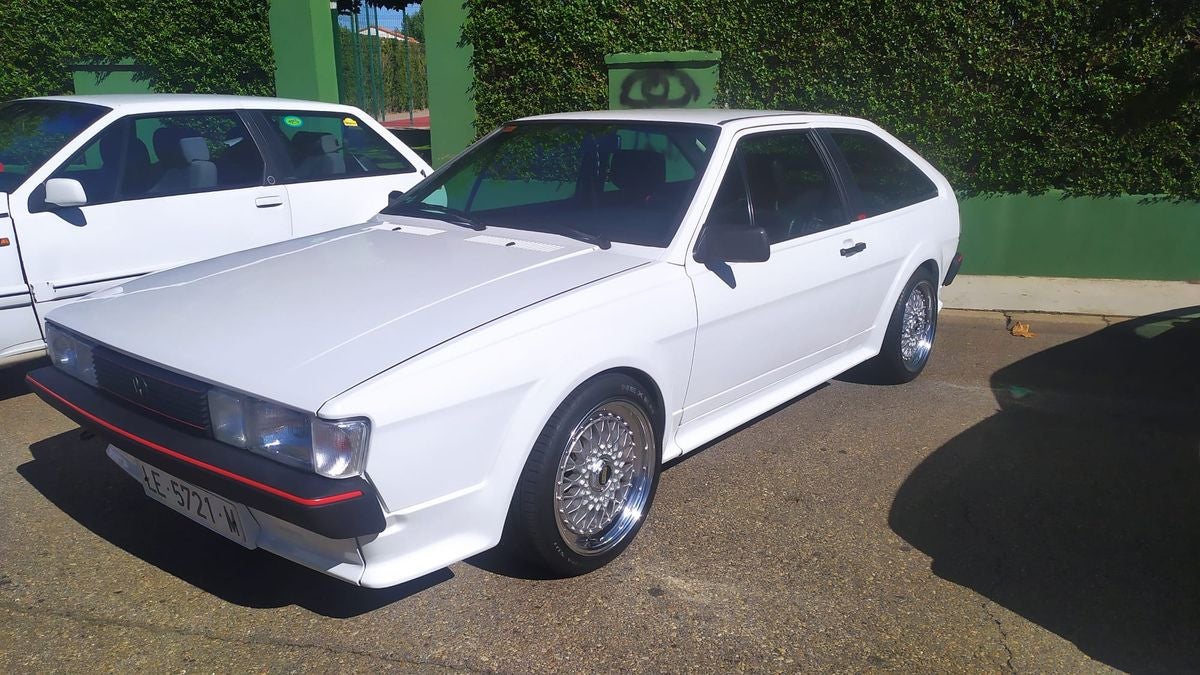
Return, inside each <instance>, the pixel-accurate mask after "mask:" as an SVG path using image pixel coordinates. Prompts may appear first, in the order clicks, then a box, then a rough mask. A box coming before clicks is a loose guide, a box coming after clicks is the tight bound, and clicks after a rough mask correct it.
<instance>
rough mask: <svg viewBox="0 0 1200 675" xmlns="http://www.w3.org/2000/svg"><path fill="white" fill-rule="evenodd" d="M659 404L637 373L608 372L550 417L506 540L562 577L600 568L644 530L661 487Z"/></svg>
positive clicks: (532, 454)
mask: <svg viewBox="0 0 1200 675" xmlns="http://www.w3.org/2000/svg"><path fill="white" fill-rule="evenodd" d="M654 419H655V417H654V402H653V399H651V397H650V396H649V394H648V393H647V392H646V391H645V389H644V388H643V387H642V386H641V385H640V384H639V383H638V382H637V381H636V380H634V379H633V378H630V377H628V376H626V375H622V374H619V373H606V374H604V375H600V376H598V377H596V378H594V379H592V380H590V381H588V382H586V383H584V384H583V385H581V386H580V387H579V388H578V389H577V390H576V391H575V392H574V393H573V394H572V395H571V396H570V397H569V398H568V399H567V400H566V401H565V402H563V404H562V405H560V406H559V408H558V410H556V411H555V412H554V414H553V415H552V416H551V417H550V420H549V421H548V422H547V423H546V427H545V428H544V429H543V430H542V433H541V435H540V436H539V437H538V440H537V442H536V443H535V444H534V447H533V449H532V451H531V452H530V455H529V459H528V460H527V461H526V464H525V468H524V470H523V471H522V472H521V478H520V482H519V483H518V485H517V491H516V493H515V494H514V495H513V503H512V507H511V509H510V513H509V519H508V520H509V522H508V526H507V530H508V531H507V532H506V534H505V537H506V544H508V545H509V547H510V548H511V549H515V550H516V551H517V552H519V553H520V554H522V555H523V556H524V557H526V558H528V559H530V560H531V561H533V562H534V563H536V564H538V565H540V566H542V567H545V568H546V569H547V570H549V571H551V572H553V573H555V574H558V575H562V576H574V575H578V574H584V573H587V572H590V571H592V570H595V569H597V568H599V567H601V566H603V565H604V564H606V563H607V562H609V561H610V560H612V559H613V558H616V557H617V556H618V555H620V553H621V551H623V550H625V547H626V546H628V545H629V542H631V541H632V540H633V537H634V536H635V535H636V534H637V532H638V530H639V529H641V526H642V523H643V522H644V520H645V517H646V513H647V512H648V511H649V510H650V504H651V502H652V501H653V499H654V491H655V489H656V488H657V486H658V471H659V462H660V459H659V448H658V438H659V434H658V430H657V429H656V427H655V424H654V422H653V420H654Z"/></svg>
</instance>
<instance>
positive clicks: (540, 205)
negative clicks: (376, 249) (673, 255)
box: [383, 122, 720, 247]
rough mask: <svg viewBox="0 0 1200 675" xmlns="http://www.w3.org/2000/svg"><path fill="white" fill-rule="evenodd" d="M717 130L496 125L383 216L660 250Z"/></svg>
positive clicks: (675, 226)
mask: <svg viewBox="0 0 1200 675" xmlns="http://www.w3.org/2000/svg"><path fill="white" fill-rule="evenodd" d="M719 133H720V130H719V129H718V128H717V127H714V126H707V125H696V124H668V123H641V122H520V123H515V124H508V125H505V126H503V127H501V128H500V129H499V130H497V131H496V132H495V133H494V134H492V135H491V136H489V137H488V138H487V139H485V140H484V141H483V142H481V143H480V144H478V145H476V146H475V147H473V148H472V149H471V150H470V151H468V152H467V153H465V154H464V155H462V156H461V157H459V158H458V159H457V160H455V161H454V162H453V163H452V164H451V165H450V166H448V167H446V169H445V170H443V171H441V172H439V173H438V174H437V175H436V176H433V177H431V179H430V180H428V181H426V182H424V183H422V184H421V185H420V186H419V187H418V188H416V189H415V190H413V191H412V192H409V193H408V194H406V195H405V196H404V197H402V198H400V199H399V200H398V201H397V202H395V203H393V204H392V205H390V206H389V207H388V208H387V209H385V210H384V211H383V212H384V213H385V214H391V215H419V216H423V217H430V218H439V219H442V220H446V221H448V222H452V223H455V224H459V225H463V226H464V227H473V228H475V229H479V228H481V227H483V228H486V227H489V226H497V227H511V228H517V229H525V230H537V231H542V232H553V233H556V234H562V235H565V236H568V237H574V238H577V239H581V240H583V241H587V242H590V243H596V244H599V245H601V247H607V244H608V242H610V241H617V242H624V243H629V244H638V245H642V246H658V247H664V246H666V245H667V244H669V243H670V241H671V238H672V237H674V236H675V231H676V230H677V229H678V228H679V222H680V220H681V219H682V218H683V214H684V211H685V210H686V209H687V206H688V204H689V203H690V202H691V197H692V195H693V194H694V193H695V191H696V183H697V182H698V181H699V179H700V176H701V175H702V174H703V173H704V169H705V167H706V166H707V165H708V161H709V158H710V157H711V155H712V148H713V145H714V144H715V143H716V140H717V137H718V135H719Z"/></svg>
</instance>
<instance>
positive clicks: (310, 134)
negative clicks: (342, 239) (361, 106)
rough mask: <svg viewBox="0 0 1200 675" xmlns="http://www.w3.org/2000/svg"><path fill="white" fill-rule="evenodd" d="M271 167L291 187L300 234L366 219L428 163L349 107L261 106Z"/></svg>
mask: <svg viewBox="0 0 1200 675" xmlns="http://www.w3.org/2000/svg"><path fill="white" fill-rule="evenodd" d="M258 115H260V117H259V119H260V120H261V128H262V132H263V135H264V136H265V137H266V138H267V139H268V142H269V143H270V144H271V148H272V151H273V152H272V159H273V162H274V164H275V165H276V166H275V168H274V169H273V171H274V173H275V174H276V175H277V177H278V179H279V182H280V183H282V184H285V185H286V186H287V192H288V196H289V198H290V200H291V203H292V227H293V229H294V230H295V232H296V236H302V235H305V234H313V233H316V232H324V231H326V230H332V229H335V228H339V227H345V226H347V225H354V224H356V223H361V222H364V221H366V220H368V219H370V218H371V216H374V215H375V214H376V213H379V212H380V211H382V210H383V208H384V207H386V206H387V204H388V198H389V195H390V194H391V193H392V192H397V191H398V192H405V191H407V190H409V189H410V188H412V186H414V185H416V184H417V183H419V182H420V181H421V180H422V179H423V178H424V177H425V175H426V173H427V172H428V171H429V167H428V165H426V164H425V162H424V161H423V160H422V159H421V158H420V157H418V156H417V155H416V153H414V152H412V150H409V149H408V148H407V147H397V146H398V145H399V146H403V144H401V143H399V141H396V144H395V145H393V144H392V143H391V142H389V141H388V140H385V138H384V136H383V134H385V133H387V132H386V131H384V132H382V133H381V131H380V130H379V129H377V128H376V126H377V125H375V123H374V121H368V120H367V119H363V118H361V117H359V116H358V115H355V114H353V113H348V112H344V111H313V110H260V111H258Z"/></svg>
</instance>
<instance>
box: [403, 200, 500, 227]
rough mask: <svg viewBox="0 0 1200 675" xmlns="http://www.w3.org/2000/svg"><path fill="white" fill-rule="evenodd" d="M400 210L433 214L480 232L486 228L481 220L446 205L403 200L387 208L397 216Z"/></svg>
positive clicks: (442, 219) (440, 218) (439, 218)
mask: <svg viewBox="0 0 1200 675" xmlns="http://www.w3.org/2000/svg"><path fill="white" fill-rule="evenodd" d="M402 211H409V212H412V213H417V214H421V215H427V216H433V217H434V218H437V219H438V220H441V221H444V222H447V223H451V224H453V225H460V226H462V227H469V228H471V229H472V230H475V231H477V232H481V231H483V230H485V229H487V225H484V224H483V223H482V222H480V221H478V220H475V219H474V218H472V217H470V216H468V215H467V214H465V213H463V212H462V211H459V210H458V209H452V208H450V207H448V206H442V205H441V204H424V203H422V202H405V203H400V204H393V205H392V206H391V207H390V208H389V209H388V210H387V212H388V213H390V214H392V215H397V216H398V215H401V214H400V212H402Z"/></svg>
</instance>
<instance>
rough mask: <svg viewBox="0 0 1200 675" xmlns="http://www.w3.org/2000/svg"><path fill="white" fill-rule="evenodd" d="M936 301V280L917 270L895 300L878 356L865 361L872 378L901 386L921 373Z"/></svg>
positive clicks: (934, 331) (929, 347)
mask: <svg viewBox="0 0 1200 675" xmlns="http://www.w3.org/2000/svg"><path fill="white" fill-rule="evenodd" d="M937 302H938V299H937V277H936V276H934V274H933V273H932V272H930V271H929V270H928V269H926V268H921V269H919V270H917V271H916V272H915V273H913V275H912V278H910V279H909V280H908V283H907V284H905V285H904V290H903V291H902V292H901V293H900V297H899V299H897V300H896V306H895V307H894V308H893V309H892V317H891V320H890V321H889V322H888V327H887V332H886V333H884V336H883V346H882V347H881V348H880V350H879V355H878V356H876V357H875V358H874V359H872V360H871V361H870V362H869V365H870V369H871V372H872V374H873V375H874V376H875V378H874V379H877V380H879V381H880V382H883V383H888V384H901V383H904V382H910V381H912V380H914V379H916V377H917V375H920V374H921V371H922V370H924V369H925V364H926V363H928V362H929V353H930V352H931V351H932V350H933V339H934V337H935V336H936V335H937V317H938V311H937Z"/></svg>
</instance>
